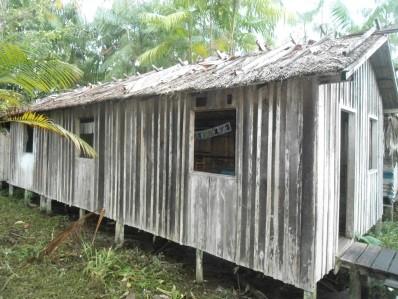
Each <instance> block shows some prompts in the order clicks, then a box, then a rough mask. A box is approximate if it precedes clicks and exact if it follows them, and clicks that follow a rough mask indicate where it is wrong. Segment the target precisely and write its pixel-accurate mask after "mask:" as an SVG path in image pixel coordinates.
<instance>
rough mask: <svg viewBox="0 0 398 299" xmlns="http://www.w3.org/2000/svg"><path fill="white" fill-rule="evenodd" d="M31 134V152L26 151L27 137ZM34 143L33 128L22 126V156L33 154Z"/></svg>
mask: <svg viewBox="0 0 398 299" xmlns="http://www.w3.org/2000/svg"><path fill="white" fill-rule="evenodd" d="M30 132H31V136H32V140H31V141H32V144H31V147H32V148H31V150H28V143H29V139H30V138H29V135H30ZM34 143H35V128H34V127H32V126H28V125H25V126H24V144H23V153H24V154H33V151H34Z"/></svg>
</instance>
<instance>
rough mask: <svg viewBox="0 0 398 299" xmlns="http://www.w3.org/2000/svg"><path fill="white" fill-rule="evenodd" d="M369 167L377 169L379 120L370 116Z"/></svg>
mask: <svg viewBox="0 0 398 299" xmlns="http://www.w3.org/2000/svg"><path fill="white" fill-rule="evenodd" d="M369 169H377V120H376V119H373V118H369Z"/></svg>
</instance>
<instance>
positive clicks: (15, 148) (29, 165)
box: [9, 124, 35, 191]
mask: <svg viewBox="0 0 398 299" xmlns="http://www.w3.org/2000/svg"><path fill="white" fill-rule="evenodd" d="M25 131H26V127H24V126H23V125H20V124H12V125H11V129H10V133H11V135H10V136H11V140H10V168H9V183H10V184H11V185H15V186H18V187H20V188H24V189H27V190H31V191H32V190H33V172H34V167H35V150H33V153H26V152H25V144H26V134H25Z"/></svg>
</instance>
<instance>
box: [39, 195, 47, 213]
mask: <svg viewBox="0 0 398 299" xmlns="http://www.w3.org/2000/svg"><path fill="white" fill-rule="evenodd" d="M46 210H47V199H46V197H45V196H44V195H40V211H41V212H45V211H46Z"/></svg>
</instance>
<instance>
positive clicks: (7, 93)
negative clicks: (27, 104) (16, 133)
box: [0, 89, 22, 108]
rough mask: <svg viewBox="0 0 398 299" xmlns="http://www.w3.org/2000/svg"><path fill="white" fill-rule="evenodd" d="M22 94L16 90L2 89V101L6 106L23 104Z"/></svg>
mask: <svg viewBox="0 0 398 299" xmlns="http://www.w3.org/2000/svg"><path fill="white" fill-rule="evenodd" d="M21 100H22V96H21V95H20V94H19V93H18V92H15V91H12V90H7V89H0V103H1V104H2V105H4V106H5V107H8V108H11V107H19V106H20V105H21Z"/></svg>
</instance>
